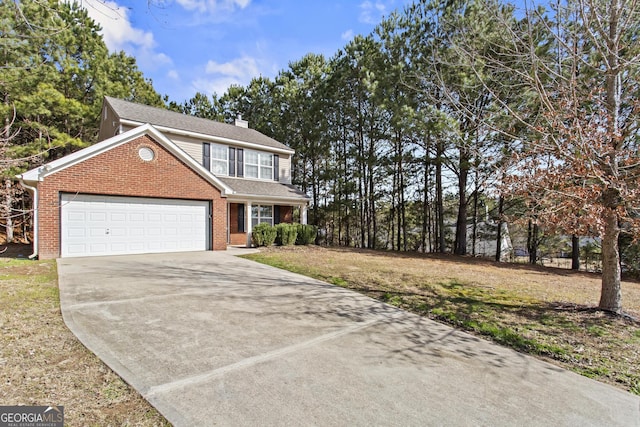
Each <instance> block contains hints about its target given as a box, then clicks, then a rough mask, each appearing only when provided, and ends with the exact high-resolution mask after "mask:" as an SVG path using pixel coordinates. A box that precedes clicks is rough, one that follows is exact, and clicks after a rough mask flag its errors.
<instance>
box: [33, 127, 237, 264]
mask: <svg viewBox="0 0 640 427" xmlns="http://www.w3.org/2000/svg"><path fill="white" fill-rule="evenodd" d="M141 146H147V147H150V148H152V149H153V150H154V151H155V153H156V155H155V158H154V159H153V160H151V161H149V162H145V161H143V160H142V159H140V157H139V155H138V149H139V148H140V147H141ZM38 192H39V198H40V199H39V203H38V209H39V211H38V222H39V230H38V231H39V237H38V253H39V256H40V258H41V259H47V258H57V257H59V256H60V206H59V200H60V197H59V194H60V192H66V193H76V192H78V193H86V194H101V195H120V196H140V197H158V198H174V199H194V200H207V201H211V202H212V205H213V209H212V231H213V236H212V242H213V245H212V246H213V249H214V250H224V249H226V247H227V233H226V227H227V200H226V199H225V198H223V197H221V195H220V191H219V190H218V189H217V188H215V187H213V186H212V185H211V184H209V183H208V182H207V181H206V180H205V179H204V178H202V177H201V176H200V175H198V174H197V173H196V172H194V171H193V170H192V169H191V168H190V167H189V166H187V165H186V164H184V163H183V162H182V161H180V160H179V159H177V158H176V157H175V156H173V154H171V153H170V152H168V151H167V150H166V149H164V147H162V146H161V145H159V144H157V143H156V142H155V141H154V140H153V139H151V138H149V137H148V136H142V137H139V138H137V139H135V140H133V141H130V142H128V143H125V144H123V145H120V146H118V147H115V148H113V149H111V150H109V151H107V152H105V153H102V154H99V155H97V156H95V157H92V158H90V159H88V160H85V161H84V162H81V163H79V164H77V165H74V166H71V167H69V168H67V169H64V170H62V171H60V172H57V173H55V174H53V175H50V176H48V177H46V178H45V180H44V181H43V182H40V183H39V185H38Z"/></svg>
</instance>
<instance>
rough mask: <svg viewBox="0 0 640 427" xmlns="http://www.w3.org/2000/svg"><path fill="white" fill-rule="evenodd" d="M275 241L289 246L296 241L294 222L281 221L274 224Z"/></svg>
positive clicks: (296, 229)
mask: <svg viewBox="0 0 640 427" xmlns="http://www.w3.org/2000/svg"><path fill="white" fill-rule="evenodd" d="M276 232H277V236H276V243H277V244H278V245H282V246H289V245H293V244H294V243H296V237H297V236H298V227H297V226H295V225H294V224H286V223H281V224H278V225H276Z"/></svg>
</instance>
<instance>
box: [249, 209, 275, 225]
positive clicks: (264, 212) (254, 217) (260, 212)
mask: <svg viewBox="0 0 640 427" xmlns="http://www.w3.org/2000/svg"><path fill="white" fill-rule="evenodd" d="M261 222H266V223H267V224H269V225H273V206H265V205H253V206H251V226H252V227H255V226H256V225H258V224H260V223H261Z"/></svg>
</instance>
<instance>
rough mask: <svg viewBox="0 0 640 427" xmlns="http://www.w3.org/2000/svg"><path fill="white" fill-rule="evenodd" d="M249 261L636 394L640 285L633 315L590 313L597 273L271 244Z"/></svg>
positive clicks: (630, 285) (628, 301)
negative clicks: (390, 306) (332, 286)
mask: <svg viewBox="0 0 640 427" xmlns="http://www.w3.org/2000/svg"><path fill="white" fill-rule="evenodd" d="M245 258H248V259H252V260H255V261H259V262H262V263H265V264H269V265H272V266H275V267H279V268H283V269H286V270H290V271H293V272H296V273H301V274H304V275H307V276H310V277H314V278H317V279H320V280H324V281H326V282H329V283H333V284H335V285H337V286H342V287H345V288H349V289H353V290H355V291H358V292H361V293H363V294H366V295H368V296H371V297H373V298H376V299H378V300H381V301H384V302H387V303H389V304H393V305H395V306H398V307H401V308H403V309H405V310H408V311H412V312H414V313H417V314H420V315H423V316H426V317H429V318H431V319H434V320H437V321H440V322H443V323H447V324H450V325H452V326H455V327H457V328H460V329H463V330H465V331H468V332H471V333H474V334H477V335H481V336H484V337H485V338H488V339H491V340H493V341H495V342H497V343H499V344H502V345H505V346H508V347H512V348H514V349H516V350H518V351H521V352H524V353H528V354H531V355H534V356H536V357H539V358H541V359H544V360H546V361H549V362H551V363H554V364H557V365H559V366H562V367H564V368H567V369H571V370H573V371H575V372H578V373H580V374H582V375H585V376H588V377H590V378H594V379H597V380H598V381H602V382H606V383H609V384H613V385H615V386H617V387H620V388H622V389H625V390H627V391H630V392H632V393H635V394H638V395H640V323H639V322H638V320H635V319H640V283H637V282H624V283H623V285H622V293H623V306H624V308H625V311H626V312H627V313H628V314H629V315H630V316H628V317H624V318H621V317H614V316H611V315H609V314H606V313H603V312H600V311H597V310H594V309H593V307H595V306H596V305H597V303H598V299H599V295H600V277H599V276H598V275H596V274H589V273H584V272H573V271H568V270H560V269H552V268H544V267H534V266H528V265H513V264H497V263H494V262H489V261H484V260H480V259H475V258H467V257H453V256H440V255H420V254H401V253H391V252H381V251H368V250H359V249H347V248H321V247H314V246H309V247H272V248H267V249H261V252H260V253H257V254H252V255H246V256H245Z"/></svg>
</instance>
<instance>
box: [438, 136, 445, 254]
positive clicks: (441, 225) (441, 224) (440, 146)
mask: <svg viewBox="0 0 640 427" xmlns="http://www.w3.org/2000/svg"><path fill="white" fill-rule="evenodd" d="M443 155H444V143H443V142H442V141H438V143H437V153H436V218H437V222H436V227H437V236H438V241H437V251H438V252H440V253H444V201H443V200H442V197H443V195H442V157H443Z"/></svg>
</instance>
